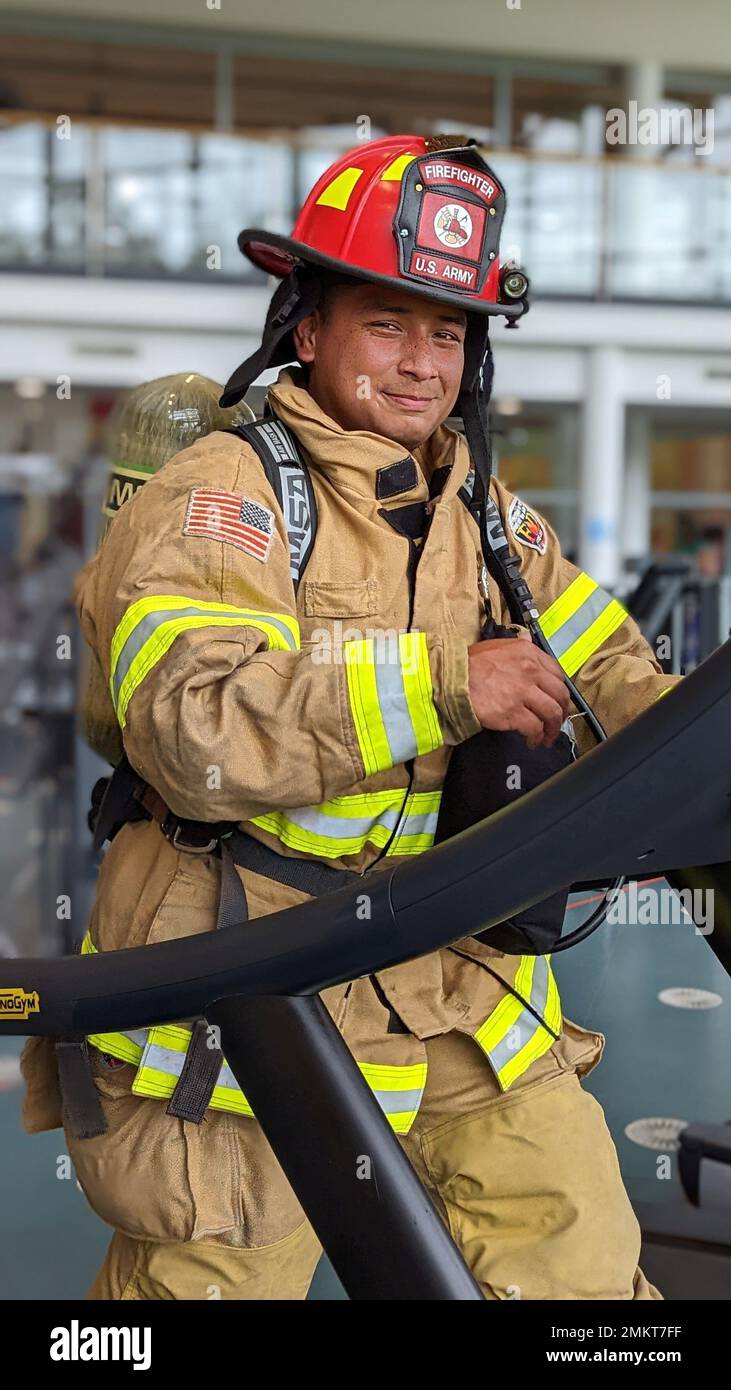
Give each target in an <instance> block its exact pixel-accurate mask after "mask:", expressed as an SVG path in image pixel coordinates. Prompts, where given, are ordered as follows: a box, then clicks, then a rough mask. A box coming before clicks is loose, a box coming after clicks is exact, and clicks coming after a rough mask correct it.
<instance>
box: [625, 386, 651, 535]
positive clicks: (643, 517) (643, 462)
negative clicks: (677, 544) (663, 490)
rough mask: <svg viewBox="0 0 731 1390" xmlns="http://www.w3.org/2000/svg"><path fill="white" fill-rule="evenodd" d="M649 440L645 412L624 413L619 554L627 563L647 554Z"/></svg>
mask: <svg viewBox="0 0 731 1390" xmlns="http://www.w3.org/2000/svg"><path fill="white" fill-rule="evenodd" d="M650 438H651V423H650V417H649V415H648V413H647V411H645V410H631V411H628V413H627V431H626V446H625V478H624V497H623V504H622V554H623V555H624V557H625V559H627V560H639V559H641V558H642V557H643V556H645V555H647V554H648V553H649V550H650V511H651V507H650V489H651V479H650Z"/></svg>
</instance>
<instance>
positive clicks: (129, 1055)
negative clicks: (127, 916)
mask: <svg viewBox="0 0 731 1390" xmlns="http://www.w3.org/2000/svg"><path fill="white" fill-rule="evenodd" d="M96 954H97V949H96V946H95V945H94V942H93V941H92V939H91V932H87V933H86V936H85V937H84V939H83V941H82V943H81V951H80V955H82V956H95V955H96ZM87 1041H88V1042H90V1043H92V1044H93V1046H94V1047H95V1048H97V1050H98V1051H99V1052H108V1053H109V1055H110V1057H118V1058H119V1060H120V1062H131V1063H132V1064H133V1066H136V1065H137V1063H138V1062H139V1060H140V1058H141V1056H142V1053H143V1051H144V1048H145V1043H146V1042H147V1029H146V1028H136V1029H133V1030H132V1031H131V1032H129V1033H90V1034H89V1037H88V1039H87Z"/></svg>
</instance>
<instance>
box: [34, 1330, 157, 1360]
mask: <svg viewBox="0 0 731 1390" xmlns="http://www.w3.org/2000/svg"><path fill="white" fill-rule="evenodd" d="M151 1343H152V1329H151V1328H150V1327H82V1326H81V1325H80V1323H79V1321H78V1319H77V1318H73V1319H72V1321H71V1326H70V1327H54V1328H53V1329H52V1331H51V1347H50V1356H51V1360H52V1361H132V1362H134V1365H133V1368H132V1369H133V1370H135V1371H149V1369H150V1365H151V1363H152V1346H151Z"/></svg>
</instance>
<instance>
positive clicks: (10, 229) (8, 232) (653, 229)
mask: <svg viewBox="0 0 731 1390" xmlns="http://www.w3.org/2000/svg"><path fill="white" fill-rule="evenodd" d="M64 119H65V118H61V120H62V121H63V120H64ZM343 148H344V146H343V145H342V143H338V144H336V143H335V142H334V141H333V142H332V143H331V144H328V143H327V142H326V140H324V139H323V138H322V136H321V135H319V137H318V139H317V140H316V141H314V142H313V141H312V140H311V139H310V140H308V139H307V138H306V137H301V138H295V137H289V136H286V137H285V136H280V137H276V136H274V135H273V136H271V137H268V138H256V139H254V138H246V137H243V136H233V135H231V136H229V135H219V134H213V133H202V134H201V133H194V132H191V131H183V130H161V129H144V128H140V127H138V126H135V127H124V126H119V125H103V124H99V123H94V124H92V123H89V124H84V123H82V122H79V121H76V120H75V119H74V120H73V121H71V122H70V123H69V125H68V126H64V125H63V124H61V125H59V126H58V127H56V126H50V127H49V126H48V125H47V124H44V123H43V122H41V121H40V120H36V121H34V120H23V121H20V122H17V121H13V122H11V123H9V124H7V125H5V126H0V188H2V198H1V199H0V270H2V269H6V270H24V269H25V270H42V271H56V272H68V273H80V274H90V275H115V276H136V277H146V276H147V277H153V278H156V279H168V278H169V279H192V280H206V279H208V278H209V277H210V275H211V274H212V273H217V274H218V275H220V276H223V277H224V278H231V279H237V280H244V279H250V280H253V281H255V280H261V279H262V276H261V275H260V274H259V273H258V272H256V271H255V270H254V269H253V268H252V267H251V266H250V265H249V264H248V262H246V261H245V260H244V259H243V258H242V257H241V256H240V254H239V252H238V249H237V245H236V237H237V234H238V232H239V230H240V229H241V227H244V226H257V225H258V226H265V227H268V228H270V229H271V230H275V231H286V230H288V229H289V228H290V227H291V226H292V223H293V221H294V217H295V214H296V209H297V204H298V201H299V199H300V197H301V196H302V193H303V191H304V190H306V188H308V187H310V186H311V185H312V182H313V181H314V179H315V178H316V177H317V176H318V175H319V173H320V172H321V171H322V170H323V169H324V168H326V167H327V165H328V164H329V163H330V161H331V160H332V159H333V158H335V157H336V156H337V155H338V154H339V153H340V152H341V150H342V149H343ZM488 159H489V160H490V162H491V163H492V164H493V166H494V168H495V172H496V173H497V174H498V176H499V177H502V179H503V180H504V182H505V185H506V187H507V190H508V211H507V215H506V219H505V227H504V233H503V251H504V253H506V254H512V255H514V256H515V257H516V258H517V259H519V260H520V261H521V263H522V264H524V265H525V266H526V268H527V269H528V271H529V273H530V276H531V282H532V285H533V290H534V293H537V294H539V295H561V296H572V297H574V296H575V297H580V298H586V299H648V300H655V301H662V300H666V301H673V300H675V301H678V302H689V301H702V302H705V303H715V302H723V303H728V302H729V301H731V169H729V168H719V167H718V166H715V167H713V168H710V167H708V166H707V165H703V164H702V163H701V161H698V162H697V163H696V164H694V165H691V166H687V165H686V166H683V167H682V168H681V167H679V166H663V165H662V164H657V163H649V162H645V161H633V160H630V159H615V160H611V159H605V160H592V159H582V158H575V157H568V156H559V155H541V156H536V155H522V154H518V153H515V152H504V151H496V152H495V153H494V154H492V155H488Z"/></svg>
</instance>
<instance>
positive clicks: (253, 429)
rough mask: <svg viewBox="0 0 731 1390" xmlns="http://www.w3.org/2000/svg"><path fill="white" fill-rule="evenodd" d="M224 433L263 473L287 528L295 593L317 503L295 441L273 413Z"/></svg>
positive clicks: (312, 538)
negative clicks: (246, 448)
mask: <svg viewBox="0 0 731 1390" xmlns="http://www.w3.org/2000/svg"><path fill="white" fill-rule="evenodd" d="M224 433H226V434H235V435H237V436H238V438H239V439H243V441H244V443H245V444H248V445H249V446H250V448H252V449H253V450H254V453H255V454H256V455H257V457H258V459H259V462H260V463H261V466H262V468H263V469H264V472H265V473H266V476H267V479H268V482H269V485H270V487H271V488H272V491H273V492H274V495H275V496H276V499H277V501H278V503H279V506H280V507H281V510H282V515H283V517H284V524H285V526H286V528H287V539H288V541H289V569H290V574H291V575H292V583H293V584H294V587H295V592H296V591H297V589H298V587H299V583H300V580H301V578H302V575H303V574H304V571H305V566H306V564H307V561H308V560H309V558H310V555H311V554H312V547H313V546H314V544H315V536H316V534H317V502H316V501H315V493H314V489H313V487H312V480H311V478H310V474H309V470H308V468H307V465H306V463H305V461H304V458H303V457H302V452H301V449H300V446H299V442H298V440H297V438H296V436H295V435H294V434H293V433H292V431H291V430H290V429H288V428H287V426H286V425H285V424H283V423H282V421H281V420H278V419H277V417H276V415H266V416H265V417H264V419H263V420H252V421H251V423H250V424H248V425H232V426H231V428H230V429H227V430H225V431H224Z"/></svg>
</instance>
